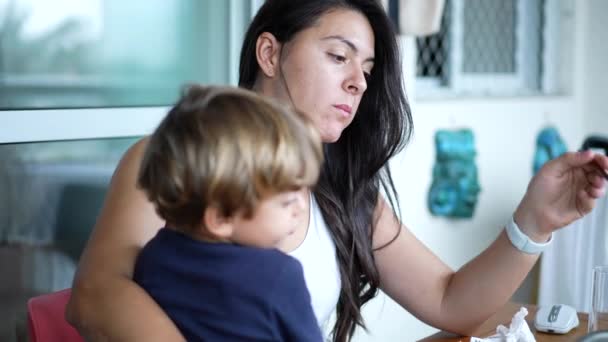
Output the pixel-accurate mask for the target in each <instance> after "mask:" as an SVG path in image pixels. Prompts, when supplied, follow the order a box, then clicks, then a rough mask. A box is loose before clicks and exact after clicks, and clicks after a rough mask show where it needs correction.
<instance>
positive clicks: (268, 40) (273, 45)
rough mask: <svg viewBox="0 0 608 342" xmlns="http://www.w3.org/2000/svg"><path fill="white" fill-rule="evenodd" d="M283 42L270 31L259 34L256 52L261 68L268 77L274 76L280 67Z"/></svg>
mask: <svg viewBox="0 0 608 342" xmlns="http://www.w3.org/2000/svg"><path fill="white" fill-rule="evenodd" d="M280 52H281V43H279V41H278V40H277V38H276V37H275V36H274V35H273V34H272V33H270V32H263V33H262V34H260V35H259V36H258V40H257V42H256V46H255V54H256V58H257V60H258V65H259V66H260V70H261V71H262V72H263V73H264V75H266V77H270V78H273V77H275V76H276V75H277V70H278V69H279V57H280Z"/></svg>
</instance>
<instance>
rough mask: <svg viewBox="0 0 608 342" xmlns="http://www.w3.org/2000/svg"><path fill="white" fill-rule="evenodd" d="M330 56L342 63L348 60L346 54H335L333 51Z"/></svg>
mask: <svg viewBox="0 0 608 342" xmlns="http://www.w3.org/2000/svg"><path fill="white" fill-rule="evenodd" d="M329 56H330V57H331V58H333V59H334V60H335V61H336V62H340V63H344V62H346V57H344V56H341V55H336V54H333V53H330V54H329Z"/></svg>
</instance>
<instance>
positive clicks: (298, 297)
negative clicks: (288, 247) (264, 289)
mask: <svg viewBox="0 0 608 342" xmlns="http://www.w3.org/2000/svg"><path fill="white" fill-rule="evenodd" d="M273 297H274V299H275V310H276V313H277V321H278V324H279V329H280V330H279V331H280V334H281V337H282V339H283V341H307V342H308V341H314V342H322V341H323V337H322V334H321V329H320V328H319V324H318V322H317V318H316V317H315V314H314V312H313V309H312V305H311V301H310V294H309V292H308V288H307V287H306V281H305V280H304V272H303V270H302V265H301V264H300V262H299V261H297V260H296V259H293V258H290V260H289V262H288V263H287V265H286V266H285V267H284V269H283V272H281V274H280V276H279V281H277V283H276V286H275V289H274V293H273Z"/></svg>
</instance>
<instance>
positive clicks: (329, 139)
mask: <svg viewBox="0 0 608 342" xmlns="http://www.w3.org/2000/svg"><path fill="white" fill-rule="evenodd" d="M341 135H342V130H341V129H334V130H326V131H324V132H323V133H322V134H321V140H322V141H323V142H324V143H327V144H331V143H335V142H336V141H338V139H340V136H341Z"/></svg>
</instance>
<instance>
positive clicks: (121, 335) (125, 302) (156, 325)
mask: <svg viewBox="0 0 608 342" xmlns="http://www.w3.org/2000/svg"><path fill="white" fill-rule="evenodd" d="M104 281H105V283H104V284H103V286H101V287H100V286H97V285H95V284H94V283H93V281H88V280H82V281H77V282H75V285H74V287H73V289H72V299H71V300H70V303H69V304H68V307H67V310H66V318H67V319H68V321H69V322H70V323H71V324H72V325H73V326H74V327H75V328H76V329H77V330H78V331H79V332H80V333H81V335H83V337H85V339H86V340H87V341H184V340H185V339H184V338H183V336H182V335H181V334H180V333H179V330H178V329H177V328H176V326H175V325H174V324H173V322H172V321H171V320H170V319H169V318H168V316H167V315H166V314H165V313H164V311H162V309H161V308H160V307H159V306H158V305H157V304H156V303H155V302H154V300H153V299H152V298H150V296H148V294H147V293H146V292H145V291H144V290H143V289H142V288H140V287H139V286H138V285H137V284H136V283H134V282H133V281H132V280H130V279H127V278H122V279H121V278H116V279H112V280H111V281H110V280H109V279H108V280H104Z"/></svg>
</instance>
